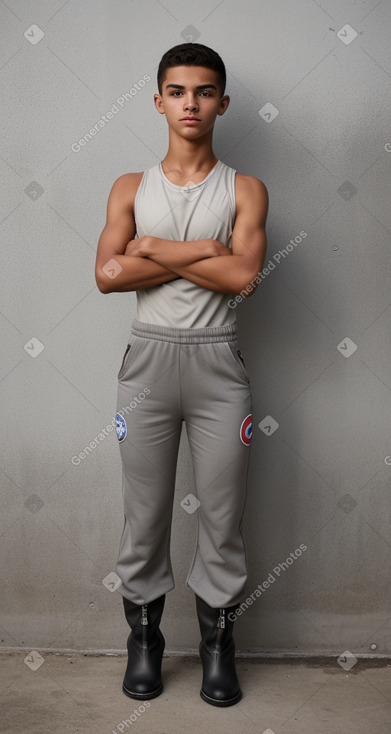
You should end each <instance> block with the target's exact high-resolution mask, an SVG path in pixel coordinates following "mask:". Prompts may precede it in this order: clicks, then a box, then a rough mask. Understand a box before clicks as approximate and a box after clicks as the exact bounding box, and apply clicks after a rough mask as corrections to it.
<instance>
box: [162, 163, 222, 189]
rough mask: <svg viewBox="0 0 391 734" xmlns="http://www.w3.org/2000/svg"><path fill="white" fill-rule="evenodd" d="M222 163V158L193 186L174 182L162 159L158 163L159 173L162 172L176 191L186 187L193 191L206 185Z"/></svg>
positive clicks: (165, 179) (167, 182) (165, 180)
mask: <svg viewBox="0 0 391 734" xmlns="http://www.w3.org/2000/svg"><path fill="white" fill-rule="evenodd" d="M221 165H222V161H221V160H220V159H218V161H217V163H215V164H214V166H213V168H211V170H210V171H209V173H208V174H207V176H206V178H204V179H203V180H202V181H199V182H198V183H196V184H193V185H192V186H185V185H183V186H179V185H178V184H174V183H173V182H172V181H170V179H169V178H167V176H166V174H165V173H164V171H163V166H162V163H161V161H159V163H158V169H159V173H160V175H161V177H162V179H163V181H164V182H165V183H166V184H167V185H168V186H170V188H172V189H174V190H175V191H182V190H183V189H184V188H185V189H186V190H189V191H191V190H192V189H197V188H200V186H204V184H206V183H207V181H209V179H210V178H211V177H212V176H213V174H214V172H215V171H216V169H217V168H219V167H220V166H221Z"/></svg>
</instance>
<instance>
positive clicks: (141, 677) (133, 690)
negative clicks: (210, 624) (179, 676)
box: [122, 594, 166, 700]
mask: <svg viewBox="0 0 391 734" xmlns="http://www.w3.org/2000/svg"><path fill="white" fill-rule="evenodd" d="M165 600H166V596H165V594H163V596H159V598H158V599H154V600H153V601H151V602H149V603H148V604H143V605H141V606H138V605H137V604H134V603H133V602H131V601H129V599H126V598H125V597H123V602H124V609H125V616H126V619H127V622H128V624H129V626H130V628H131V630H132V631H131V633H130V635H129V637H128V643H127V645H128V665H127V668H126V673H125V677H124V682H123V686H122V690H123V692H124V693H125V694H126V695H127V696H130V698H137V699H142V700H148V699H150V698H155V697H156V696H159V694H160V693H161V692H162V690H163V681H162V675H161V668H162V658H163V651H164V646H165V639H164V637H163V634H162V632H161V630H160V629H159V624H160V620H161V617H162V613H163V608H164V602H165Z"/></svg>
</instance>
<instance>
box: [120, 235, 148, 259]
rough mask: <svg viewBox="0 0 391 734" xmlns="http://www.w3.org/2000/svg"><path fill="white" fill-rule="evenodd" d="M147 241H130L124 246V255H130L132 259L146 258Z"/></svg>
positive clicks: (144, 238)
mask: <svg viewBox="0 0 391 734" xmlns="http://www.w3.org/2000/svg"><path fill="white" fill-rule="evenodd" d="M147 239H148V238H147V237H137V238H136V239H135V240H130V241H129V242H128V244H127V245H126V249H125V252H124V255H132V257H148V255H147V245H148V242H147Z"/></svg>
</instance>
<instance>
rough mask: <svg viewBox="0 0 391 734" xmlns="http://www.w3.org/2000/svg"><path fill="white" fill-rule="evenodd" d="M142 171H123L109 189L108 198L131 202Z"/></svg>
mask: <svg viewBox="0 0 391 734" xmlns="http://www.w3.org/2000/svg"><path fill="white" fill-rule="evenodd" d="M143 173H144V171H139V172H137V173H123V174H122V176H119V177H118V178H117V179H116V180H115V181H114V183H113V185H112V187H111V191H110V199H111V200H112V201H116V202H126V203H128V204H132V203H133V202H134V198H135V196H136V192H137V189H138V187H139V184H140V182H141V179H142V177H143Z"/></svg>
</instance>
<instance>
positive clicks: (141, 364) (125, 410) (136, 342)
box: [116, 336, 182, 604]
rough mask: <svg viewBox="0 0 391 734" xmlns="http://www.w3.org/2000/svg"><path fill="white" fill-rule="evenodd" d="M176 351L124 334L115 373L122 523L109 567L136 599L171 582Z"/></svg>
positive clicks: (177, 427) (177, 430)
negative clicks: (114, 557)
mask: <svg viewBox="0 0 391 734" xmlns="http://www.w3.org/2000/svg"><path fill="white" fill-rule="evenodd" d="M177 350H178V346H177V345H175V344H170V343H168V342H160V341H157V340H150V339H145V338H142V337H135V336H131V338H130V349H129V350H128V352H127V353H126V354H125V358H124V363H123V365H122V367H121V369H120V372H119V375H118V399H117V411H118V413H119V414H120V415H119V416H118V414H117V417H118V421H117V429H118V430H117V433H118V438H119V448H120V454H121V461H122V488H123V500H124V526H123V531H122V536H121V541H120V549H119V554H118V561H117V568H116V571H117V574H118V576H119V577H120V579H121V581H122V586H121V587H119V591H120V593H122V595H123V596H125V597H127V598H128V599H129V600H130V601H133V602H134V603H136V604H145V603H148V602H150V601H153V600H154V599H155V598H157V597H159V596H161V595H162V594H164V593H166V592H168V591H170V590H171V589H173V588H174V587H175V583H174V578H173V572H172V565H171V558H170V540H171V522H172V509H173V499H174V489H175V475H176V464H177V456H178V447H179V440H180V435H181V426H182V418H181V414H180V409H179V408H180V406H179V393H178V385H179V383H178V368H179V365H178V355H177ZM143 394H144V395H145V397H144V398H142V395H143ZM124 421H125V423H124Z"/></svg>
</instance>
